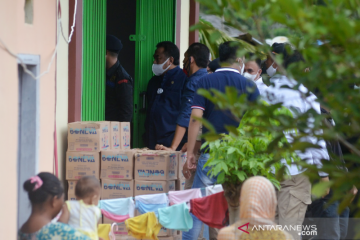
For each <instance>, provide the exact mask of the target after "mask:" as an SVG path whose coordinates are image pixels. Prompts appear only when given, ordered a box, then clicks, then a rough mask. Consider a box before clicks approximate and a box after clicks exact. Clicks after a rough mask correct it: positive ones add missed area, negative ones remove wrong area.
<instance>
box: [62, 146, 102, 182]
mask: <svg viewBox="0 0 360 240" xmlns="http://www.w3.org/2000/svg"><path fill="white" fill-rule="evenodd" d="M83 176H95V177H96V178H97V179H100V153H98V152H70V151H68V152H66V180H78V179H80V178H81V177H83Z"/></svg>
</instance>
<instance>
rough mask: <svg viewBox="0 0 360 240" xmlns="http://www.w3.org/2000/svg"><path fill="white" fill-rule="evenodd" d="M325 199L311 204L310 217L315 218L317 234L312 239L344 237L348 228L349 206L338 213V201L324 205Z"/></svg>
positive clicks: (330, 239)
mask: <svg viewBox="0 0 360 240" xmlns="http://www.w3.org/2000/svg"><path fill="white" fill-rule="evenodd" d="M326 203H327V201H326V200H325V199H317V200H315V201H314V202H313V203H312V204H311V209H312V217H313V218H315V219H317V224H316V225H317V236H316V237H314V238H313V239H329V240H332V239H334V240H335V239H336V240H338V239H345V238H346V235H347V229H348V221H349V208H346V209H345V210H344V211H343V212H342V213H341V214H340V215H339V214H338V212H337V211H338V207H339V202H338V201H336V202H334V203H332V204H330V205H328V206H327V205H326Z"/></svg>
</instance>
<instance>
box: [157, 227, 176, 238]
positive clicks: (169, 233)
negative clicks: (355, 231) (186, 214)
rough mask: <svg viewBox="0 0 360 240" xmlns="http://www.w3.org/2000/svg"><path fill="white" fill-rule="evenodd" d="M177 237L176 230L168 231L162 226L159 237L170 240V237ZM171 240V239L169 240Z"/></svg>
mask: <svg viewBox="0 0 360 240" xmlns="http://www.w3.org/2000/svg"><path fill="white" fill-rule="evenodd" d="M174 235H176V230H173V229H167V228H164V227H163V226H161V229H160V231H159V234H158V237H166V238H164V239H166V240H168V239H169V238H168V237H171V236H174ZM169 240H170V239H169Z"/></svg>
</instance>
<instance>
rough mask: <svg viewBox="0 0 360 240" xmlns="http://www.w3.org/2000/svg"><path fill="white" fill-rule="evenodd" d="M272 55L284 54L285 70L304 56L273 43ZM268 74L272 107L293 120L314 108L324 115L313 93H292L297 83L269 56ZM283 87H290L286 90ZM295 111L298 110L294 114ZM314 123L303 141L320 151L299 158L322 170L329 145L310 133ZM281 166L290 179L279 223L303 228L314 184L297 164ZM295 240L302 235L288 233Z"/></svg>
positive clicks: (282, 193) (285, 183) (283, 188)
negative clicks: (279, 107) (280, 105)
mask: <svg viewBox="0 0 360 240" xmlns="http://www.w3.org/2000/svg"><path fill="white" fill-rule="evenodd" d="M272 48H273V54H274V55H276V54H281V55H282V56H283V59H284V67H285V68H286V67H287V66H289V64H292V63H295V64H296V62H299V61H301V60H302V57H301V55H300V54H299V53H298V52H296V51H295V53H294V54H293V55H291V56H288V55H287V52H286V49H285V45H284V44H277V43H274V45H273V46H272ZM265 64H266V68H267V70H266V72H267V74H268V75H269V76H270V82H271V83H272V85H271V86H269V87H268V88H267V89H266V90H265V92H264V94H263V97H264V98H266V99H265V100H266V101H267V102H268V103H269V104H277V103H280V102H281V103H283V106H284V107H287V108H288V109H289V110H291V111H292V113H293V114H294V116H296V115H298V114H303V113H305V112H307V111H308V110H309V109H311V108H313V109H314V110H315V111H316V112H317V113H318V114H321V110H320V103H318V102H317V101H316V100H317V98H316V96H315V95H314V94H312V93H310V94H309V96H308V97H306V96H305V94H306V93H308V92H309V91H308V89H307V88H306V87H305V86H303V85H300V86H299V89H298V90H295V89H292V88H293V87H294V86H295V85H297V82H296V81H295V80H294V79H288V78H287V77H286V76H285V75H282V74H281V72H280V71H279V70H278V69H279V66H278V65H277V64H276V63H275V62H274V60H273V58H272V57H271V56H268V58H267V60H266V62H265ZM284 86H288V87H285V88H284ZM294 109H296V110H294ZM313 122H314V119H313V118H312V117H310V118H309V119H308V121H307V126H308V127H309V129H308V135H307V136H306V137H303V138H302V141H304V142H309V143H312V144H317V145H318V146H319V147H320V148H317V149H315V148H308V149H307V150H306V151H305V152H301V151H297V152H296V153H297V155H298V156H299V157H300V158H301V160H303V161H306V162H307V163H308V164H313V165H317V166H318V167H321V166H322V163H321V160H322V159H326V160H329V154H328V152H327V149H326V143H325V141H324V140H319V139H317V138H316V137H315V136H314V135H313V134H312V132H311V128H312V126H313ZM285 136H286V138H287V139H288V141H289V142H290V143H291V142H292V141H293V138H292V136H291V135H290V134H289V133H288V134H285ZM282 163H283V164H284V165H285V166H286V167H287V169H288V170H289V173H290V175H291V178H290V179H288V180H285V181H283V182H281V183H280V185H281V190H280V191H278V192H277V198H278V206H277V216H276V217H277V220H278V223H279V224H280V225H284V226H287V228H289V229H290V226H295V228H296V227H297V225H301V224H302V223H303V220H304V218H305V212H306V209H307V206H308V205H309V204H311V183H310V181H309V179H308V178H307V176H305V175H304V174H303V173H304V172H305V171H306V169H301V168H299V167H298V166H297V165H295V164H290V165H289V164H288V163H287V162H286V161H285V160H283V161H282ZM319 176H320V178H321V181H329V178H328V174H327V173H324V172H319ZM289 232H290V233H291V235H292V236H293V237H294V239H300V236H301V231H289Z"/></svg>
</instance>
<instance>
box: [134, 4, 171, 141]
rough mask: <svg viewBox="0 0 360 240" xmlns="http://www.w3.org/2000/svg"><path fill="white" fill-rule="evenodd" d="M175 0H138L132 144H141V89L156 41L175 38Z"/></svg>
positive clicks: (143, 103)
mask: <svg viewBox="0 0 360 240" xmlns="http://www.w3.org/2000/svg"><path fill="white" fill-rule="evenodd" d="M175 24H176V0H151V1H149V0H137V1H136V34H135V35H132V36H130V40H132V41H135V76H134V79H135V81H134V117H133V129H132V131H133V147H134V148H136V147H144V143H143V140H142V135H143V134H144V132H145V126H144V125H145V117H146V110H145V109H146V99H145V94H144V92H145V91H146V88H147V84H148V82H149V80H150V78H151V77H152V76H153V73H152V70H151V67H152V63H153V54H154V51H155V49H156V44H157V43H158V42H161V41H172V42H175V32H176V25H175Z"/></svg>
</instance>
